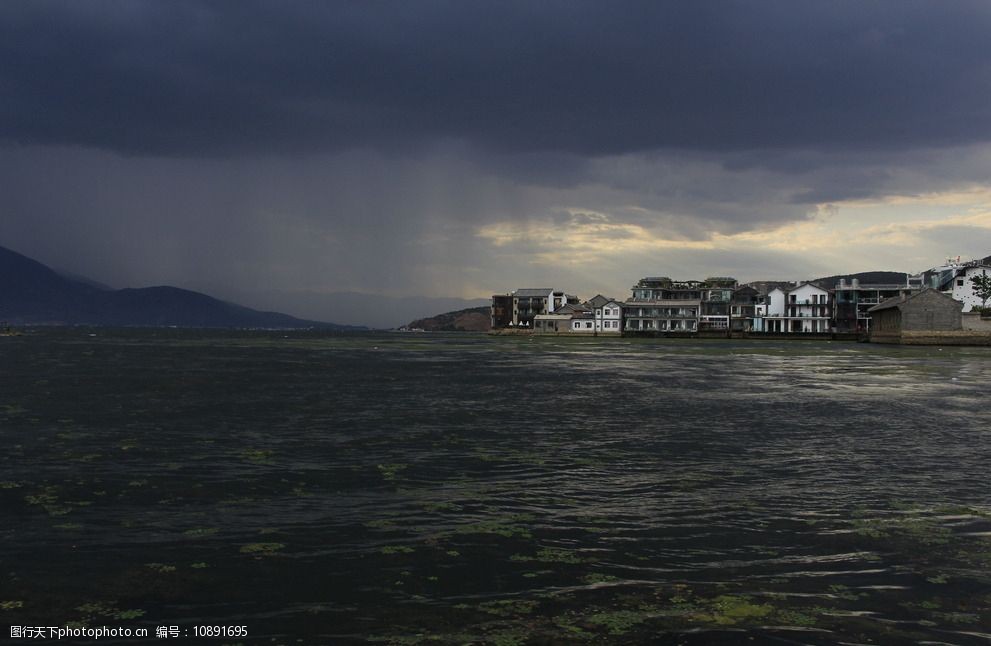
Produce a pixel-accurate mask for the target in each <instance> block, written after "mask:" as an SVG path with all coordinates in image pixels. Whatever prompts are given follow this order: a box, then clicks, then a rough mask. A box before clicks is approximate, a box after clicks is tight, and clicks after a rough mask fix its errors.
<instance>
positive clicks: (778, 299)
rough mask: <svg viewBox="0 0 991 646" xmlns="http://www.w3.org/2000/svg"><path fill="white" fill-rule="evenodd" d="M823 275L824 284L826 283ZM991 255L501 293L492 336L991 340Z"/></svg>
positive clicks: (493, 308)
mask: <svg viewBox="0 0 991 646" xmlns="http://www.w3.org/2000/svg"><path fill="white" fill-rule="evenodd" d="M819 282H821V281H819ZM989 301H991V256H989V257H987V258H984V259H983V260H975V261H970V262H964V263H961V262H960V260H959V257H958V258H957V259H956V260H955V261H953V260H948V261H947V262H946V264H944V265H942V266H939V267H933V268H932V269H929V270H926V271H924V272H922V273H920V274H917V275H914V276H913V275H910V274H905V280H904V281H900V282H898V283H892V284H871V283H862V282H860V280H858V279H856V278H853V279H850V280H846V279H840V280H839V281H838V282H836V283H835V284H833V285H823V284H819V283H818V282H816V281H810V282H779V281H760V282H753V283H748V284H743V285H741V284H739V283H738V282H737V281H736V279H734V278H728V277H713V278H706V279H705V280H672V279H670V278H667V277H646V278H641V279H640V280H639V281H638V282H637V284H636V285H634V286H633V288H632V294H631V296H630V297H629V298H627V299H625V300H619V299H615V298H610V297H607V296H602V295H601V294H600V295H597V296H595V297H594V298H591V299H589V300H587V301H584V302H580V301H579V299H578V298H577V297H576V296H573V295H571V294H568V293H566V292H564V291H560V290H556V289H552V288H524V289H517V290H515V291H513V292H510V293H507V294H495V295H493V296H492V304H491V308H490V316H491V331H490V334H557V335H595V336H610V335H611V336H654V337H686V336H687V337H713V338H726V337H731V338H805V339H810V338H819V339H847V340H858V341H872V342H877V343H905V344H919V345H991V307H988V303H989Z"/></svg>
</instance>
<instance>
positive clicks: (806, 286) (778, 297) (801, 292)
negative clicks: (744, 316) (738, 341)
mask: <svg viewBox="0 0 991 646" xmlns="http://www.w3.org/2000/svg"><path fill="white" fill-rule="evenodd" d="M830 310H831V307H830V297H829V292H828V291H827V290H825V289H822V288H821V287H818V286H817V285H814V284H812V283H802V284H800V285H798V286H796V287H793V288H791V289H782V288H780V287H775V288H774V289H772V290H771V291H770V292H769V293H768V295H767V303H766V309H764V310H763V312H762V313H763V317H762V318H760V319H755V331H758V332H774V333H780V334H824V333H828V332H829V331H830V325H829V320H830V314H831V311H830ZM758 320H759V323H758Z"/></svg>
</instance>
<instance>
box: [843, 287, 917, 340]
mask: <svg viewBox="0 0 991 646" xmlns="http://www.w3.org/2000/svg"><path fill="white" fill-rule="evenodd" d="M909 280H910V277H909V276H908V274H906V275H905V282H904V283H900V284H881V283H861V282H860V280H858V279H856V278H853V279H851V280H849V281H848V280H846V279H844V278H841V279H840V281H839V282H838V283H836V286H835V287H834V288H833V313H832V316H833V328H834V329H835V330H836V331H837V332H868V331H869V330H870V323H871V315H870V314H869V312H868V311H869V310H870V309H871V308H872V307H874V306H875V305H878V304H880V303H883V302H884V301H886V300H888V299H889V298H896V297H898V296H901V295H903V294H904V295H906V296H907V295H908V294H911V293H914V292H917V291H919V290H920V289H921V287H920V286H919V285H918V283H917V284H916V286H914V287H913V286H911V285H910V283H909Z"/></svg>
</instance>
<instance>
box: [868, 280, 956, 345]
mask: <svg viewBox="0 0 991 646" xmlns="http://www.w3.org/2000/svg"><path fill="white" fill-rule="evenodd" d="M962 308H963V305H962V304H961V303H960V302H959V301H957V300H956V299H954V298H952V297H951V296H950V295H948V294H945V293H943V292H940V291H938V290H935V289H924V290H922V291H921V292H916V293H914V294H912V295H909V296H906V295H902V296H898V297H896V298H891V299H888V300H886V301H885V302H883V303H881V304H879V305H875V306H874V307H872V308H871V310H870V313H871V320H872V321H873V324H872V326H871V335H870V338H871V340H872V341H882V342H884V341H889V340H895V339H898V338H900V337H901V335H902V334H903V333H905V332H954V331H959V330H961V329H963V328H962V325H961V315H960V311H961V309H962Z"/></svg>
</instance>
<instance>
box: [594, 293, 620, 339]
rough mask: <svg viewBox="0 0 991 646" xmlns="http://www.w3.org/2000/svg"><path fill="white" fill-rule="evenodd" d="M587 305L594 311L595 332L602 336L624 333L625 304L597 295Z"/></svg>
mask: <svg viewBox="0 0 991 646" xmlns="http://www.w3.org/2000/svg"><path fill="white" fill-rule="evenodd" d="M586 305H587V306H588V307H589V309H590V310H591V311H592V319H593V321H594V323H595V328H594V329H595V332H596V333H601V334H622V333H623V304H622V303H620V302H619V301H617V300H615V299H612V298H608V297H606V296H603V295H602V294H597V295H595V296H593V297H592V298H590V299H589V300H588V303H586Z"/></svg>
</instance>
